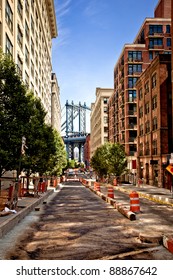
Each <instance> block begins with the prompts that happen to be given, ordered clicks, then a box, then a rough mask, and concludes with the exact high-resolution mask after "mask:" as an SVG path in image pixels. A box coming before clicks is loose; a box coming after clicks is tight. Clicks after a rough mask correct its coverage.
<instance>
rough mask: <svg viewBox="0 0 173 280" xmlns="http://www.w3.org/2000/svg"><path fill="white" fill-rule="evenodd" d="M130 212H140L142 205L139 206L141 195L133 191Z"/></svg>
mask: <svg viewBox="0 0 173 280" xmlns="http://www.w3.org/2000/svg"><path fill="white" fill-rule="evenodd" d="M129 196H130V211H132V212H134V213H139V212H140V205H139V195H138V193H137V192H135V191H133V192H131V193H130V195H129Z"/></svg>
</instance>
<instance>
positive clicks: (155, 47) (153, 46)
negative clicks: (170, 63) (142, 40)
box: [148, 44, 164, 50]
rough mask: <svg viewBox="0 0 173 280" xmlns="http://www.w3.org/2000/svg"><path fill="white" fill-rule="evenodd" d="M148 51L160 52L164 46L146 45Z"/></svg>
mask: <svg viewBox="0 0 173 280" xmlns="http://www.w3.org/2000/svg"><path fill="white" fill-rule="evenodd" d="M148 49H149V50H162V49H164V46H163V45H150V44H149V45H148Z"/></svg>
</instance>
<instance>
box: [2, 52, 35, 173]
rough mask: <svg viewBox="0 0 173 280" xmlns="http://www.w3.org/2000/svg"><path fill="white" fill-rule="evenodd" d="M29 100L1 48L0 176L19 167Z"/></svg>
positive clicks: (13, 67)
mask: <svg viewBox="0 0 173 280" xmlns="http://www.w3.org/2000/svg"><path fill="white" fill-rule="evenodd" d="M28 101H29V99H28V96H26V87H25V86H24V84H23V83H22V82H21V80H20V77H19V76H18V74H17V72H16V66H15V64H14V62H13V61H12V60H11V59H10V58H9V57H8V56H6V55H5V54H3V53H2V52H0V176H1V175H2V174H3V173H4V172H5V171H6V170H13V169H16V170H18V168H19V165H20V155H21V144H22V143H21V142H22V136H24V135H25V134H26V124H27V123H28V122H29V121H30V111H29V110H28Z"/></svg>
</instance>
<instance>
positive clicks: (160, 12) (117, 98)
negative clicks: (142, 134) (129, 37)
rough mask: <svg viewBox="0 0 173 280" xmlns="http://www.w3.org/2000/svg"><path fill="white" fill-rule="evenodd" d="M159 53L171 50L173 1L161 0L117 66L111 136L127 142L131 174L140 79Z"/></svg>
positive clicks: (110, 114)
mask: <svg viewBox="0 0 173 280" xmlns="http://www.w3.org/2000/svg"><path fill="white" fill-rule="evenodd" d="M159 53H171V0H161V1H159V2H158V4H157V7H156V9H155V11H154V17H153V18H146V19H145V20H144V22H143V24H142V26H141V28H140V30H139V32H138V34H137V36H136V38H135V40H134V42H133V43H132V44H125V45H124V47H123V49H122V52H121V54H120V56H119V59H118V61H117V63H116V65H115V68H114V93H113V95H112V96H111V98H110V99H109V103H108V119H109V133H108V139H109V141H110V142H113V143H115V142H120V143H122V144H123V145H124V147H125V152H126V154H127V156H128V169H129V173H130V174H134V175H135V174H136V170H134V169H133V163H134V161H135V160H136V159H137V157H136V155H137V127H138V123H137V94H136V82H137V80H138V79H139V77H140V75H141V74H142V72H143V71H145V70H146V69H147V67H148V66H149V65H150V64H151V62H152V61H153V59H155V57H157V56H158V54H159ZM146 86H147V84H146ZM126 179H128V178H126Z"/></svg>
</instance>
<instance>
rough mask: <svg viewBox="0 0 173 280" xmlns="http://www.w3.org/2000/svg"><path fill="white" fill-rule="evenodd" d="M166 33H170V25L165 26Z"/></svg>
mask: <svg viewBox="0 0 173 280" xmlns="http://www.w3.org/2000/svg"><path fill="white" fill-rule="evenodd" d="M166 33H171V26H170V25H166Z"/></svg>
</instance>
